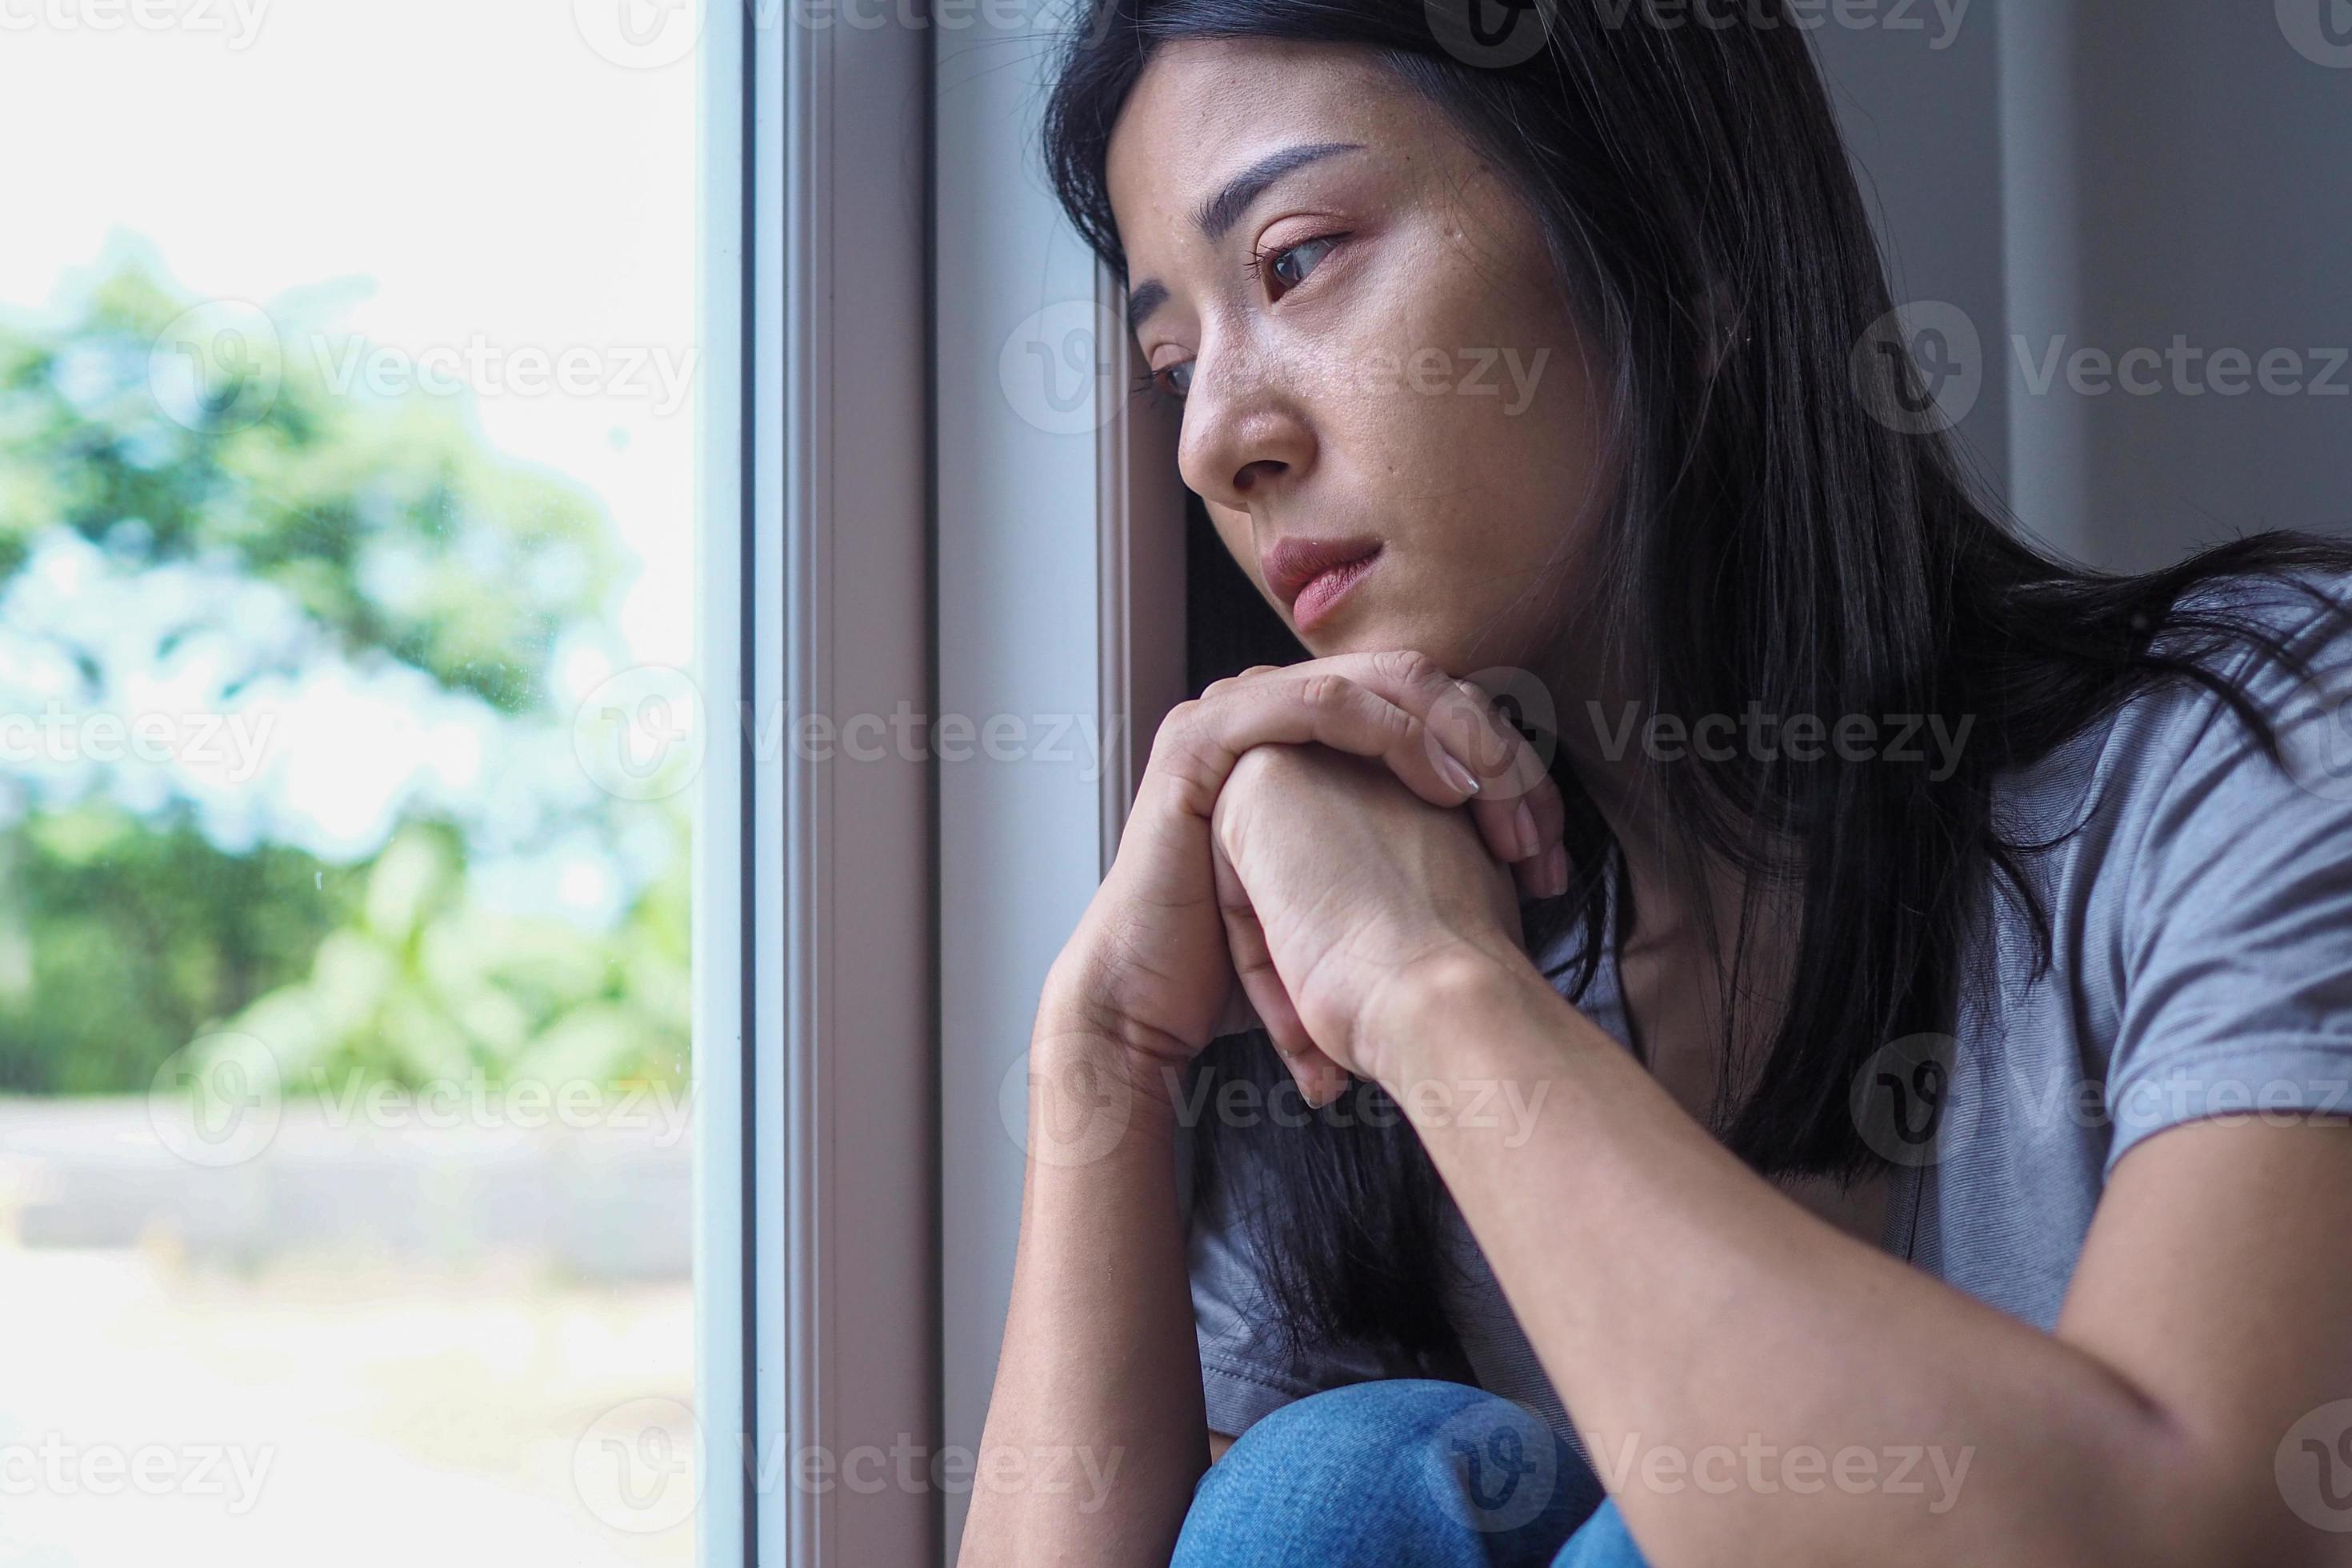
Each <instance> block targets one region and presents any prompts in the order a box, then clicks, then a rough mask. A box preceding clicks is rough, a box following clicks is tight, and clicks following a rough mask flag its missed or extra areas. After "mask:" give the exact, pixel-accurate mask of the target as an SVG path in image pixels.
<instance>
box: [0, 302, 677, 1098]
mask: <svg viewBox="0 0 2352 1568" xmlns="http://www.w3.org/2000/svg"><path fill="white" fill-rule="evenodd" d="M191 303H192V301H189V300H184V299H181V298H177V297H175V296H174V294H173V292H172V290H171V289H169V288H168V287H167V286H166V285H165V284H163V282H162V281H160V280H159V279H157V277H156V276H155V275H154V273H153V272H152V270H151V269H149V268H144V267H142V266H140V265H136V264H131V265H125V266H121V267H118V268H115V269H114V270H112V271H111V272H110V273H109V274H108V275H106V276H105V277H104V278H103V279H102V280H101V281H100V282H99V283H98V284H97V285H96V286H95V287H93V288H92V289H89V291H88V292H87V294H86V295H85V296H84V298H83V302H82V305H81V308H80V309H79V313H78V314H77V315H76V316H75V317H74V318H73V319H71V320H69V321H67V322H65V324H63V325H58V324H57V323H55V322H48V323H45V324H40V325H27V324H25V323H22V322H19V323H17V324H15V325H11V324H8V323H6V322H5V321H0V681H5V680H6V679H8V678H9V676H10V674H11V672H12V671H11V667H12V665H13V666H14V667H16V673H18V674H21V672H22V670H23V668H26V667H37V668H38V669H41V670H46V671H47V672H48V679H47V685H46V687H43V688H42V689H45V690H47V691H48V692H49V693H50V694H51V696H52V698H54V696H55V694H56V692H57V690H58V680H59V679H64V680H65V681H66V684H67V686H68V691H67V694H66V695H65V697H64V702H63V705H64V707H65V708H66V709H67V710H86V711H87V710H121V709H122V708H123V706H124V703H123V700H122V697H121V689H122V686H123V684H124V682H125V678H126V675H127V674H128V673H130V672H129V671H127V669H126V665H136V666H141V667H142V668H143V667H144V665H145V664H147V663H149V662H152V663H153V664H154V665H156V666H158V667H161V666H163V665H166V664H168V663H169V662H170V661H171V660H173V658H183V659H184V658H185V657H186V656H187V655H188V653H189V651H190V649H191V648H193V647H197V646H198V643H199V642H201V646H202V648H203V649H204V650H205V659H207V660H210V661H211V662H210V663H209V664H206V665H204V666H202V668H206V669H209V670H211V671H212V674H211V676H210V679H213V680H214V682H215V689H216V692H217V698H216V700H217V701H218V702H219V703H220V704H221V705H222V707H223V708H224V709H226V710H234V709H235V708H236V704H237V703H238V701H239V700H240V699H241V697H243V696H244V695H245V694H247V693H248V692H249V691H250V690H251V689H254V688H255V687H256V686H257V683H267V682H269V681H272V680H278V681H284V680H290V679H297V678H299V677H301V676H302V675H303V674H304V673H305V671H306V670H310V669H314V668H316V667H317V666H318V665H319V664H320V662H321V661H326V660H333V661H339V662H340V663H341V664H342V665H344V666H347V667H348V668H350V669H351V670H352V671H353V672H355V678H362V679H377V678H380V677H385V676H387V675H390V676H392V677H406V678H409V679H414V678H415V677H417V676H421V677H423V678H424V679H425V680H426V681H429V683H430V687H429V689H431V690H433V691H435V692H438V693H443V694H446V696H447V697H448V698H450V699H452V700H457V701H458V702H460V703H462V704H464V705H467V711H476V712H479V713H480V714H481V715H482V716H483V721H484V722H486V723H489V724H492V725H494V726H495V732H496V737H497V738H496V741H495V742H494V743H493V744H492V745H490V746H489V747H488V748H486V750H487V751H488V752H491V753H493V763H494V764H495V765H493V766H492V767H491V768H490V770H489V771H488V775H487V776H488V778H489V780H490V781H491V782H490V783H488V784H485V785H484V786H483V799H482V800H481V802H480V803H479V804H480V805H481V806H482V808H483V809H482V811H481V812H480V813H479V814H477V813H475V812H474V811H473V810H472V805H473V804H474V803H468V802H465V801H462V800H461V801H459V802H457V803H456V804H455V805H453V804H452V803H451V802H450V801H448V800H446V799H444V800H440V801H438V802H436V801H434V800H432V799H429V798H425V797H422V796H420V797H417V798H415V799H414V800H413V801H411V802H410V803H409V804H407V805H404V806H403V807H402V809H401V812H400V815H399V817H398V820H396V821H395V822H394V823H393V824H391V825H390V827H389V830H388V831H387V832H385V833H384V834H383V835H380V836H379V841H378V842H377V843H375V844H374V845H373V846H372V847H370V848H369V850H368V851H367V852H366V853H365V854H363V855H362V856H359V857H357V858H338V857H336V856H333V855H331V854H321V853H320V852H318V851H316V850H314V849H313V848H310V847H304V846H303V845H302V844H300V843H299V842H294V841H292V840H293V837H298V836H289V835H288V834H287V833H285V832H284V831H283V829H284V824H283V822H282V821H279V822H272V821H268V820H263V821H260V822H259V825H258V826H255V825H254V823H253V822H252V821H246V822H245V823H244V825H243V826H239V820H240V819H238V818H236V815H235V814H234V813H230V814H228V818H227V822H226V826H224V825H223V822H222V821H221V820H215V819H216V818H219V817H221V816H222V813H221V810H220V802H219V801H218V800H215V801H214V802H213V803H212V806H211V814H210V816H208V814H207V808H206V806H205V803H203V802H201V801H199V800H197V799H195V798H194V796H193V795H191V793H190V792H189V791H186V790H183V789H179V788H176V787H173V788H159V786H158V784H157V780H158V778H159V777H160V776H161V774H160V773H159V771H158V770H157V769H156V768H155V767H154V766H153V765H152V764H142V763H139V762H136V761H133V762H126V763H114V764H105V765H101V764H91V763H73V764H70V765H61V764H60V763H59V761H58V759H57V758H56V757H54V756H48V755H27V754H25V752H24V751H23V749H22V748H21V746H19V747H15V748H12V749H10V750H8V751H7V752H6V754H5V757H0V1093H37V1094H91V1093H125V1092H143V1091H145V1090H146V1089H148V1088H149V1086H150V1084H151V1083H152V1081H153V1080H154V1078H155V1075H156V1073H157V1071H158V1069H159V1068H161V1067H162V1066H163V1064H164V1063H165V1061H166V1060H167V1058H171V1057H172V1056H173V1053H175V1052H178V1051H180V1050H181V1049H182V1048H183V1047H187V1046H189V1045H191V1044H192V1043H194V1042H198V1041H203V1040H208V1039H210V1038H212V1037H215V1036H219V1035H222V1034H223V1033H224V1032H230V1033H233V1034H236V1035H244V1036H249V1037H252V1038H254V1039H257V1040H259V1041H261V1042H263V1043H264V1044H265V1045H266V1046H267V1047H268V1050H269V1051H270V1052H271V1053H272V1054H273V1055H274V1056H275V1057H276V1058H277V1059H278V1065H279V1067H280V1069H281V1070H282V1071H283V1072H284V1073H285V1074H286V1075H287V1077H288V1079H289V1083H291V1084H295V1085H299V1084H301V1083H303V1082H305V1081H306V1080H307V1081H309V1082H310V1083H311V1084H312V1085H314V1086H315V1087H318V1088H320V1089H345V1088H348V1086H349V1085H350V1082H351V1080H352V1076H353V1075H358V1076H361V1077H364V1078H369V1079H391V1080H394V1081H398V1082H402V1083H404V1084H407V1085H410V1086H412V1087H415V1086H421V1085H422V1084H424V1083H425V1082H428V1081H430V1080H433V1079H440V1078H446V1077H451V1076H470V1075H473V1074H477V1073H478V1074H481V1075H483V1076H485V1077H487V1078H488V1079H489V1080H490V1081H492V1082H499V1081H502V1080H508V1079H513V1078H518V1077H529V1078H532V1079H563V1080H571V1079H581V1078H588V1079H597V1080H600V1081H612V1080H622V1079H655V1080H656V1081H666V1082H668V1083H671V1084H674V1085H678V1086H682V1085H683V1084H684V1082H685V1081H686V1078H687V1066H688V930H687V910H688V896H687V894H688V888H687V878H688V859H687V854H686V849H687V825H686V819H685V816H684V812H685V805H684V801H685V796H684V795H673V796H670V797H668V798H666V799H662V800H656V801H649V802H632V801H621V800H615V799H613V798H611V797H609V796H607V795H604V794H602V793H601V792H598V791H596V790H595V789H594V788H593V785H589V784H585V783H584V781H583V779H582V778H581V777H580V775H579V771H578V768H577V765H576V763H573V764H572V765H570V766H569V767H568V768H567V767H566V766H564V765H562V761H561V760H563V759H568V758H569V756H570V742H569V739H568V737H569V733H570V724H571V720H572V715H571V714H570V713H569V712H568V711H562V710H561V705H560V703H558V702H557V701H556V700H553V699H552V698H551V685H552V682H551V660H553V659H554V658H557V657H558V654H559V652H560V650H561V648H562V647H565V646H582V645H583V644H584V645H588V646H594V647H602V648H604V649H606V650H608V651H609V652H611V653H612V654H613V656H614V661H615V662H624V663H625V662H626V650H625V646H624V645H623V644H622V643H621V642H620V639H619V637H618V635H617V633H616V632H615V631H614V629H613V626H612V619H611V617H612V612H613V608H614V603H615V600H616V597H617V595H618V592H619V590H620V589H621V588H622V587H624V586H625V581H626V573H627V563H626V562H625V560H623V559H621V558H620V556H619V553H618V552H617V550H616V548H615V546H614V542H613V535H612V531H611V528H610V524H609V521H608V520H607V518H606V516H605V515H604V510H603V508H602V506H601V504H600V503H599V502H598V501H597V500H595V499H594V498H593V496H592V495H590V494H589V493H587V492H586V491H584V490H583V489H581V488H579V487H578V486H577V485H575V484H573V483H572V482H570V481H567V480H565V479H562V477H560V476H555V475H551V474H549V473H546V472H544V471H541V470H539V469H536V468H531V467H530V466H527V465H524V464H520V463H518V462H515V461H512V460H510V459H508V458H504V457H502V456H501V455H499V453H497V452H495V451H494V450H492V449H490V448H489V447H488V446H487V445H486V444H485V443H484V442H483V440H482V439H481V437H479V435H478V433H477V431H476V430H475V428H474V426H473V422H472V419H471V417H470V415H469V412H468V410H467V407H466V405H464V404H463V403H462V402H459V401H457V400H455V399H450V398H446V397H434V396H430V395H423V394H416V393H412V394H409V395H404V396H401V397H396V398H389V399H386V398H371V397H366V396H356V395H338V394H337V392H336V391H335V390H334V389H333V388H332V387H331V386H329V385H328V384H325V381H324V378H323V377H322V376H321V374H320V371H319V368H318V366H317V364H316V363H315V362H314V360H313V359H312V358H311V357H310V356H305V355H302V354H299V353H287V354H284V355H283V356H282V360H281V361H280V362H278V363H276V364H274V365H273V366H272V367H271V368H272V370H273V374H274V376H275V378H276V380H277V384H276V386H275V388H274V393H273V395H271V396H270V397H269V398H268V404H267V408H266V411H264V410H261V409H258V408H257V409H254V410H251V411H250V412H251V413H253V414H256V415H257V417H251V418H250V419H249V420H248V419H247V418H245V417H242V416H240V417H236V418H222V419H218V420H208V419H205V418H202V417H199V418H195V419H193V420H190V419H188V418H186V416H185V415H184V413H183V415H182V417H180V418H176V419H175V418H174V417H173V416H172V415H171V413H170V412H167V410H166V408H165V407H164V406H163V401H162V400H161V399H160V397H159V395H158V392H157V390H156V388H155V386H154V384H153V382H152V375H151V370H152V356H153V354H154V353H155V345H156V344H157V342H158V339H159V336H163V335H165V334H166V332H167V329H168V328H169V327H170V326H171V325H172V323H173V322H174V321H175V320H177V319H179V318H181V317H182V315H183V312H184V311H186V310H188V309H189V308H190V305H191ZM191 426H194V427H191ZM59 547H63V548H65V549H66V550H68V552H71V551H79V554H78V555H75V556H73V559H75V560H77V561H79V560H83V559H85V558H88V559H95V560H97V561H99V562H100V563H102V571H103V573H104V574H105V576H106V578H107V581H108V584H110V592H114V593H116V594H118V595H121V594H128V593H135V592H137V591H138V590H139V587H140V584H151V585H153V586H155V587H156V588H157V589H158V590H159V592H160V591H163V590H165V589H169V588H172V587H173V584H181V585H185V584H195V590H194V599H195V600H196V601H197V603H196V604H195V605H194V607H193V608H191V609H188V610H187V611H185V612H184V613H182V614H179V615H177V616H159V617H158V618H157V620H156V621H155V623H154V625H153V627H152V647H150V646H149V643H148V642H146V641H142V638H144V637H146V635H147V634H146V631H145V630H144V629H143V628H142V626H137V625H126V623H124V622H123V621H121V620H120V619H115V620H109V619H108V618H107V617H105V616H100V615H98V614H97V613H95V612H94V611H93V613H92V614H91V615H90V616H79V615H76V614H73V613H65V614H61V615H50V616H47V617H46V618H44V617H43V616H35V615H31V614H29V613H20V614H16V615H12V614H11V613H10V606H11V605H12V604H14V603H15V601H14V600H12V599H11V598H10V596H9V595H10V593H11V590H12V588H13V587H16V586H17V585H19V584H20V582H21V581H22V580H24V579H26V577H28V576H29V575H31V574H34V572H35V568H36V566H37V563H39V562H40V560H41V559H42V552H43V551H44V550H45V549H57V548H59ZM208 583H211V584H227V585H230V586H231V587H234V588H236V589H237V590H240V591H242V592H245V593H247V594H248V595H258V596H257V597H252V598H251V603H252V604H254V605H261V606H263V607H264V608H265V609H267V610H268V612H269V613H268V615H267V616H262V617H261V622H257V621H256V620H255V619H254V618H253V617H252V616H251V615H249V614H248V612H247V609H246V608H245V606H246V605H247V599H245V598H233V596H232V595H229V594H228V592H227V590H226V588H225V589H223V590H222V591H221V592H220V593H217V594H210V595H207V593H206V592H205V584H208ZM68 605H70V601H68ZM265 622H266V623H267V624H266V625H265V624H262V623H265ZM126 637H127V638H129V639H130V641H131V644H132V647H131V652H130V653H129V654H128V655H127V656H126V654H125V652H124V643H125V639H126ZM567 639H569V641H568V644H567ZM59 671H64V672H68V673H67V674H66V675H65V676H63V677H60V676H59V675H58V672H59ZM36 684H37V683H36ZM28 689H31V688H30V687H28V686H26V685H25V684H24V683H23V682H21V681H19V682H18V683H17V684H16V685H13V686H9V687H7V688H6V692H7V694H6V695H5V696H0V714H5V711H6V710H8V709H11V708H14V709H16V710H18V712H19V713H20V714H21V713H23V712H25V711H26V707H27V704H28V702H29V699H27V698H26V696H25V695H24V693H25V692H26V690H28ZM524 758H529V759H536V760H535V761H532V762H531V763H530V765H524V763H522V762H520V761H517V760H516V759H524ZM133 774H141V775H142V776H136V777H134V776H131V775H133ZM492 795H495V796H496V798H491V797H492ZM518 796H520V797H527V798H520V799H518V798H517V797H518ZM492 808H496V809H495V810H493V809H492ZM490 816H499V818H500V820H501V822H502V824H503V826H499V828H498V829H497V830H496V832H494V833H493V832H491V831H490V830H488V829H486V828H484V827H483V826H482V821H483V820H487V819H488V817H490ZM478 818H479V819H478ZM517 824H520V826H517ZM488 839H495V840H497V848H498V849H499V852H500V853H507V854H529V853H530V852H532V851H534V850H535V849H541V848H544V847H547V846H549V845H551V844H557V843H561V844H564V845H569V846H571V847H572V850H573V852H574V853H575V854H576V853H577V852H578V849H579V847H580V846H583V845H586V846H590V847H599V848H601V849H602V850H603V851H604V852H605V858H608V859H609V861H610V862H611V864H612V865H613V866H614V868H617V869H616V870H615V871H614V875H615V876H617V877H619V878H620V879H621V881H622V884H623V887H624V893H623V896H622V897H621V898H620V900H619V901H618V905H617V913H614V910H610V909H608V910H605V912H604V914H602V915H600V916H597V917H596V918H588V917H586V916H583V915H579V914H576V913H574V912H572V911H566V910H552V911H551V910H543V909H542V910H530V911H528V912H521V913H518V912H514V910H512V909H510V908H506V907H501V906H499V904H498V903H497V901H496V900H490V899H488V898H486V897H485V896H484V893H483V889H482V887H481V886H480V875H479V873H480V870H481V860H482V856H483V845H484V843H485V841H486V840H488Z"/></svg>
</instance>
